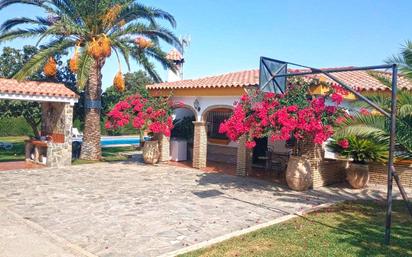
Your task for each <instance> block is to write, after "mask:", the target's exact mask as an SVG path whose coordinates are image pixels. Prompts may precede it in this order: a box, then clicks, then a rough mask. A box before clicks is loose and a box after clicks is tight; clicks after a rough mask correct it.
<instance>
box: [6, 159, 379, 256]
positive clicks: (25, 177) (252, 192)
mask: <svg viewBox="0 0 412 257" xmlns="http://www.w3.org/2000/svg"><path fill="white" fill-rule="evenodd" d="M0 181H1V183H0V210H1V211H2V212H7V213H9V214H10V213H11V215H12V216H13V217H14V218H16V217H17V218H18V217H20V218H21V220H25V221H26V222H25V225H30V227H36V226H37V227H40V228H41V231H42V233H43V234H46V235H47V236H48V238H50V237H51V239H50V240H51V241H52V242H53V243H54V244H55V245H56V246H58V247H60V248H61V249H66V250H67V249H68V250H67V256H71V255H70V251H71V254H75V256H82V255H83V256H95V255H97V256H119V257H128V256H133V257H136V256H157V255H160V254H164V253H167V252H170V251H174V250H177V249H180V248H184V247H187V246H190V245H193V244H196V243H199V242H202V241H205V240H209V239H212V238H215V237H218V236H222V235H224V234H227V233H230V232H233V231H237V230H240V229H244V228H248V227H250V226H254V225H256V224H261V223H265V222H268V221H270V220H273V219H275V218H277V217H281V216H284V215H287V214H290V213H294V212H296V211H301V210H305V209H308V208H311V207H313V206H316V205H319V204H323V203H328V202H333V201H337V200H341V199H354V198H357V197H364V198H365V197H367V198H369V197H373V198H381V197H383V196H384V194H383V193H382V191H381V190H380V189H379V188H375V187H374V189H373V190H372V189H370V190H358V191H353V190H349V189H344V188H339V187H337V188H326V189H323V190H318V191H309V192H305V193H299V192H293V191H290V190H288V189H286V188H283V187H280V186H276V185H273V184H270V183H268V182H265V181H262V180H257V179H252V178H241V177H236V176H229V175H223V174H211V173H202V172H200V171H198V170H195V169H189V168H183V167H175V166H167V165H159V166H149V165H139V164H108V163H102V164H90V165H79V166H72V167H66V168H60V169H51V168H46V169H41V170H20V171H9V172H1V173H0ZM1 222H2V221H1V220H0V223H1ZM16 226H17V225H16ZM3 232H4V231H3ZM0 234H1V235H0V236H1V238H2V239H1V240H0V256H13V255H6V254H7V252H6V254H5V252H4V251H5V250H3V252H2V248H4V246H7V245H8V246H10V244H9V243H10V242H8V241H7V240H14V238H16V237H13V236H10V235H8V237H7V236H6V237H4V234H5V233H2V230H0ZM6 234H7V233H6ZM41 236H43V235H41ZM17 238H18V237H17ZM56 238H57V239H56ZM65 240H66V241H65ZM62 242H63V243H62ZM2 246H3V247H2ZM68 246H70V247H68ZM76 249H77V250H79V251H77V252H76ZM89 253H90V254H89ZM33 256H50V255H33ZM56 256H66V255H56Z"/></svg>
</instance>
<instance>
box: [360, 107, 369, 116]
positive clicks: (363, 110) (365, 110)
mask: <svg viewBox="0 0 412 257" xmlns="http://www.w3.org/2000/svg"><path fill="white" fill-rule="evenodd" d="M359 113H360V114H362V115H369V114H371V113H370V111H369V110H368V109H366V108H360V110H359Z"/></svg>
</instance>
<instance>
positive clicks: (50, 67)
mask: <svg viewBox="0 0 412 257" xmlns="http://www.w3.org/2000/svg"><path fill="white" fill-rule="evenodd" d="M43 72H44V74H45V75H46V76H47V77H54V76H56V74H57V64H56V61H55V60H54V58H53V57H50V58H49V60H48V61H47V63H46V65H44V68H43Z"/></svg>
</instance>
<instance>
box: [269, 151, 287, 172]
mask: <svg viewBox="0 0 412 257" xmlns="http://www.w3.org/2000/svg"><path fill="white" fill-rule="evenodd" d="M290 154H291V151H287V152H277V151H274V149H272V148H271V147H268V149H267V151H266V165H265V170H266V171H275V172H276V175H278V176H279V175H280V174H281V173H282V172H284V171H286V168H287V163H288V160H289V157H290Z"/></svg>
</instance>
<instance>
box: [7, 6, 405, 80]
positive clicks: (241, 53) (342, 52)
mask: <svg viewBox="0 0 412 257" xmlns="http://www.w3.org/2000/svg"><path fill="white" fill-rule="evenodd" d="M141 2H142V3H144V4H146V5H150V6H155V7H158V8H161V9H164V10H166V11H168V12H170V13H172V14H173V15H174V16H175V18H176V20H177V22H178V26H177V29H176V30H175V32H176V34H177V35H186V34H190V35H191V38H192V44H191V46H190V47H189V48H188V49H187V50H186V53H185V59H186V63H185V67H184V77H185V78H197V77H202V76H208V75H216V74H221V73H225V72H231V71H239V70H246V69H254V68H257V67H258V64H259V57H260V56H268V57H272V58H276V59H281V60H288V61H292V62H297V63H301V64H305V65H308V66H314V67H337V66H349V65H351V66H361V65H373V64H380V63H382V62H383V61H384V60H385V59H386V58H387V57H389V56H391V55H392V54H396V53H398V52H399V49H400V47H401V44H403V43H404V42H405V40H408V39H411V40H412V20H411V19H410V10H412V1H410V0H398V1H390V0H387V1H384V0H374V1H373V0H362V1H359V0H345V1H338V0H330V1H321V0H308V1H298V0H293V1H287V0H283V1H275V0H272V1H271V0H253V1H240V0H207V1H194V0H175V1H170V0H150V1H149V0H148V1H141ZM28 14H29V15H39V14H41V13H40V12H39V11H38V10H37V9H35V8H27V7H25V8H23V7H22V6H15V7H12V8H7V9H5V10H3V11H2V12H0V22H3V21H4V20H5V19H7V18H10V17H15V16H25V15H28ZM33 42H34V41H31V40H26V41H24V42H22V41H16V42H14V43H12V44H10V43H8V44H7V45H13V46H16V47H20V46H21V45H23V44H30V43H33ZM2 46H3V45H1V46H0V47H2ZM164 49H165V50H169V49H170V47H167V46H166V47H165V48H164ZM136 69H139V67H138V66H137V65H134V67H133V70H136ZM116 71H117V64H116V61H115V60H114V58H112V60H110V61H108V62H107V64H106V66H105V67H104V71H103V85H104V87H107V86H108V85H110V84H111V81H112V78H113V76H114V74H115V73H116ZM159 73H160V74H161V75H162V76H163V78H164V79H166V72H165V71H164V70H163V68H162V67H160V66H159Z"/></svg>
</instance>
